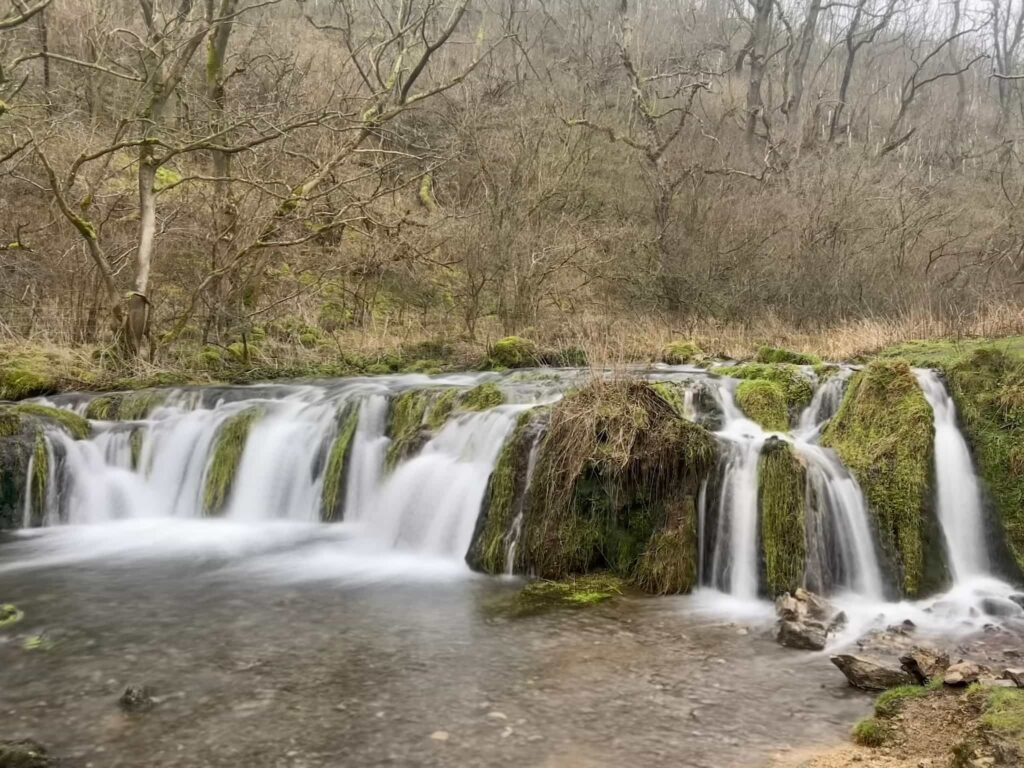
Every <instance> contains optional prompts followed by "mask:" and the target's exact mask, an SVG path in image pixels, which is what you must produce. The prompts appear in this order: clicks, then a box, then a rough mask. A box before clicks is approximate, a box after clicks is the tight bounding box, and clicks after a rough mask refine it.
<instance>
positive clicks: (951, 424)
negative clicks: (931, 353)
mask: <svg viewBox="0 0 1024 768" xmlns="http://www.w3.org/2000/svg"><path fill="white" fill-rule="evenodd" d="M914 373H915V375H916V376H917V381H918V383H919V384H920V385H921V390H922V391H923V392H924V396H925V399H927V400H928V404H929V405H930V406H931V407H932V412H933V413H934V416H935V482H936V503H937V507H938V519H939V525H940V526H941V528H942V535H943V538H944V539H945V543H946V552H947V555H948V559H949V567H950V570H951V572H952V576H953V581H954V583H957V582H962V581H963V580H965V579H967V578H970V577H973V576H979V575H983V574H987V573H988V572H989V558H988V552H987V551H986V548H985V536H984V520H983V517H982V502H981V490H980V488H979V487H978V479H977V475H975V473H974V466H973V464H972V462H971V452H970V450H969V449H968V447H967V443H966V441H965V440H964V437H963V435H962V434H961V433H960V429H959V427H958V426H957V421H956V406H955V405H954V403H953V398H952V397H950V396H949V393H948V392H947V391H946V388H945V386H944V385H943V383H942V380H941V379H940V378H939V376H938V374H936V373H935V371H931V370H923V369H922V370H916V371H914Z"/></svg>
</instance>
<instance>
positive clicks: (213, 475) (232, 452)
mask: <svg viewBox="0 0 1024 768" xmlns="http://www.w3.org/2000/svg"><path fill="white" fill-rule="evenodd" d="M262 415H263V411H262V410H261V409H259V408H247V409H246V410H244V411H242V412H240V413H236V414H235V415H233V416H230V417H228V418H227V419H225V421H224V423H223V424H221V426H220V429H219V430H217V437H216V439H215V440H214V443H213V450H212V451H211V453H210V463H209V464H208V465H207V467H206V476H205V477H204V478H203V514H205V515H207V516H210V515H219V514H221V513H222V512H223V511H224V507H225V505H226V504H227V502H228V499H229V498H230V497H231V490H232V488H233V487H234V483H235V476H236V475H237V474H238V467H239V465H240V464H241V462H242V454H243V453H244V452H245V443H246V441H247V440H248V439H249V431H250V430H251V429H252V425H253V423H254V422H255V421H256V420H257V419H259V418H260V417H261V416H262Z"/></svg>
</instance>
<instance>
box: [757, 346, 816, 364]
mask: <svg viewBox="0 0 1024 768" xmlns="http://www.w3.org/2000/svg"><path fill="white" fill-rule="evenodd" d="M754 362H755V363H792V364H794V365H820V364H821V358H820V357H818V356H817V355H809V354H806V353H804V352H792V351H790V350H788V349H782V348H781V347H761V348H760V349H758V350H757V354H756V355H754Z"/></svg>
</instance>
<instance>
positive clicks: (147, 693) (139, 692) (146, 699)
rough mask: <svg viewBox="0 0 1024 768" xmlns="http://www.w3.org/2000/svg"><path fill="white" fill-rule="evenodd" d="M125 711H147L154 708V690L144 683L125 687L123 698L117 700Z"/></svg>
mask: <svg viewBox="0 0 1024 768" xmlns="http://www.w3.org/2000/svg"><path fill="white" fill-rule="evenodd" d="M117 703H118V704H119V705H120V706H121V709H123V710H124V711H125V712H131V713H136V712H146V711H147V710H150V709H152V708H153V706H154V705H155V704H156V701H155V700H154V699H153V692H152V691H151V690H150V689H149V688H148V687H146V686H144V685H129V686H128V687H127V688H125V689H124V693H122V694H121V698H120V699H118V700H117Z"/></svg>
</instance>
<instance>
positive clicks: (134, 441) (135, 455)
mask: <svg viewBox="0 0 1024 768" xmlns="http://www.w3.org/2000/svg"><path fill="white" fill-rule="evenodd" d="M145 434H146V433H145V431H144V430H142V429H133V430H132V432H131V434H130V435H129V436H128V443H129V445H130V446H131V450H132V469H135V470H138V469H140V468H141V466H140V461H141V460H142V443H143V440H144V438H145Z"/></svg>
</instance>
